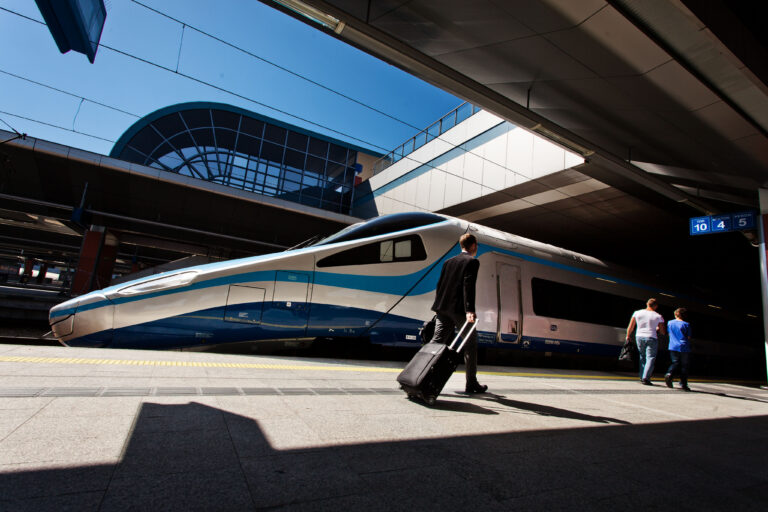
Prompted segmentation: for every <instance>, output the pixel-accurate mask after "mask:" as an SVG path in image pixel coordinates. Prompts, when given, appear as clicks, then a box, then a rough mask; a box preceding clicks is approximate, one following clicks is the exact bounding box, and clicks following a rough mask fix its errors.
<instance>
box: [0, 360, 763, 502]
mask: <svg viewBox="0 0 768 512" xmlns="http://www.w3.org/2000/svg"><path fill="white" fill-rule="evenodd" d="M402 366H403V363H386V362H364V361H332V360H319V359H304V358H288V357H264V356H244V355H223V354H210V353H194V352H144V351H128V350H99V349H72V348H63V347H34V346H20V345H0V510H3V511H16V510H34V511H41V510H56V511H59V510H77V511H88V510H101V511H116V510H206V511H209V510H261V509H270V510H272V509H278V510H279V509H285V510H334V511H337V510H366V511H377V510H387V511H390V510H404V511H405V510H408V511H411V510H440V511H449V510H483V511H485V510H491V511H495V510H499V511H502V510H504V511H506V510H548V511H550V510H577V509H580V510H622V511H626V510H643V511H647V510H665V511H667V510H674V511H687V510H739V511H749V510H755V511H757V510H760V511H765V510H768V391H763V390H760V389H759V388H750V387H746V386H742V385H738V384H733V383H724V382H697V381H693V382H692V383H691V387H692V388H693V390H694V392H692V393H686V392H683V391H681V390H678V389H668V388H666V387H665V386H664V385H663V383H662V382H658V383H657V384H656V385H655V386H653V387H648V386H642V385H641V384H640V383H639V382H637V381H636V379H635V378H634V377H632V376H629V375H626V376H622V375H616V374H601V373H596V372H572V371H566V370H550V371H542V372H535V371H531V370H528V369H526V370H518V369H515V368H491V367H481V372H482V373H481V375H480V380H481V381H482V382H484V383H487V384H488V385H489V386H490V391H491V393H487V394H484V395H476V396H471V397H470V396H466V395H462V394H460V393H458V392H457V391H460V390H462V389H463V387H464V386H463V374H456V375H454V377H453V378H452V379H451V381H450V382H449V383H448V385H447V387H446V390H445V393H444V394H443V395H441V397H440V398H439V400H438V402H437V404H436V405H435V406H434V407H431V408H430V407H426V406H423V405H420V404H418V403H414V402H411V401H409V400H407V399H406V398H405V397H404V394H403V393H402V392H400V391H399V390H398V386H397V384H396V382H395V377H396V375H397V373H398V372H399V370H400V368H401V367H402Z"/></svg>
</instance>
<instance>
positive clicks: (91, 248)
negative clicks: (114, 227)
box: [72, 226, 118, 295]
mask: <svg viewBox="0 0 768 512" xmlns="http://www.w3.org/2000/svg"><path fill="white" fill-rule="evenodd" d="M117 246H118V241H117V238H116V237H115V236H114V235H113V234H112V233H110V232H109V231H107V229H106V228H104V226H91V227H90V228H89V229H88V231H86V232H85V237H83V245H82V246H81V248H80V258H79V259H78V262H77V270H76V271H75V277H74V279H73V280H72V295H82V294H84V293H88V292H90V291H92V290H98V289H100V288H104V287H106V286H108V285H109V282H110V281H111V280H112V269H113V268H114V266H115V260H116V259H117Z"/></svg>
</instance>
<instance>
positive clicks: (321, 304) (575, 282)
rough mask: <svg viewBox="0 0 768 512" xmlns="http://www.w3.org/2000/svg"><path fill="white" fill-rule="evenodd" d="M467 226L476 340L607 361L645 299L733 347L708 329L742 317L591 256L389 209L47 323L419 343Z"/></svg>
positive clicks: (80, 329) (221, 339)
mask: <svg viewBox="0 0 768 512" xmlns="http://www.w3.org/2000/svg"><path fill="white" fill-rule="evenodd" d="M466 232H470V233H473V234H474V235H475V236H476V237H477V239H478V253H477V257H478V259H479V260H480V273H479V275H478V281H477V303H476V308H477V313H478V321H479V323H478V333H479V340H480V343H481V344H485V345H486V346H492V347H496V348H500V347H510V348H517V349H521V350H528V351H543V352H571V353H580V354H593V355H606V356H607V355H616V354H617V353H618V351H619V348H620V346H621V345H622V344H623V342H624V337H625V334H626V326H627V324H628V323H629V318H630V316H631V314H632V312H633V311H634V310H637V309H642V308H644V307H645V301H646V300H647V299H648V298H649V297H652V296H653V297H656V298H657V299H659V301H660V303H661V304H662V309H661V312H662V314H663V315H664V316H665V318H666V319H671V318H672V316H671V311H672V310H674V308H676V307H681V306H682V307H686V308H688V310H689V312H690V314H691V322H692V325H693V326H694V329H695V332H696V333H698V332H700V333H702V334H706V335H707V336H706V337H708V338H709V339H704V337H702V336H697V344H696V347H697V350H700V351H706V352H708V353H710V354H713V355H717V354H723V355H725V354H727V353H729V352H732V351H733V347H734V346H733V345H732V344H729V343H723V342H725V341H727V340H726V339H725V338H723V337H724V336H725V337H729V338H730V337H732V335H733V331H731V332H730V334H731V336H729V335H728V334H727V333H724V332H723V328H721V327H719V326H723V327H726V328H729V329H732V328H733V326H734V325H735V324H734V322H736V321H738V322H739V325H744V324H743V322H747V321H749V319H748V318H747V315H746V314H742V315H741V316H738V318H737V317H736V316H734V315H730V314H728V313H727V312H725V311H724V310H722V309H716V308H714V307H711V306H708V305H707V302H703V303H700V302H697V301H696V300H695V299H693V298H691V297H684V296H680V295H677V294H675V293H674V292H672V291H668V290H663V289H660V288H657V287H654V286H652V285H649V284H648V282H647V281H645V280H643V278H641V277H638V276H636V275H634V274H633V273H631V272H627V271H622V270H621V269H620V268H618V267H614V266H612V265H609V264H607V263H604V262H602V261H600V260H598V259H595V258H592V257H589V256H585V255H581V254H577V253H574V252H571V251H568V250H565V249H561V248H558V247H554V246H551V245H547V244H544V243H540V242H536V241H533V240H530V239H526V238H523V237H519V236H515V235H511V234H508V233H504V232H500V231H497V230H494V229H491V228H487V227H484V226H480V225H477V224H472V223H469V222H466V221H463V220H461V219H456V218H452V217H447V216H443V215H438V214H432V213H399V214H393V215H384V216H381V217H377V218H374V219H372V220H369V221H366V222H361V223H359V224H355V225H352V226H349V227H347V228H345V229H344V230H342V231H340V232H339V233H337V234H335V235H332V236H330V237H328V238H326V239H324V240H322V241H320V242H318V243H316V244H314V245H312V246H309V247H303V248H299V249H294V250H288V251H285V252H280V253H275V254H269V255H262V256H255V257H250V258H244V259H239V260H233V261H226V262H219V263H211V264H207V265H201V266H196V267H190V268H185V269H181V270H175V271H171V272H166V273H164V274H158V275H154V276H150V277H146V278H142V279H137V280H135V281H131V282H126V283H121V284H119V285H117V286H112V287H109V288H105V289H103V290H99V291H94V292H91V293H88V294H86V295H82V296H80V297H77V298H74V299H71V300H68V301H66V302H64V303H61V304H59V305H57V306H55V307H53V308H52V309H51V311H50V317H49V319H50V324H51V327H52V330H53V333H54V335H55V336H56V338H57V339H58V340H59V341H60V342H61V343H62V344H64V345H68V346H90V347H116V348H147V349H170V348H195V347H197V348H199V347H205V346H212V345H221V344H229V343H236V342H259V341H275V340H286V341H287V340H293V341H296V340H312V339H317V338H366V339H368V340H369V341H370V342H371V343H376V344H391V345H400V346H414V347H417V346H419V343H420V341H419V336H418V335H419V329H420V327H421V326H422V324H423V322H424V321H425V320H426V319H429V318H431V317H432V314H433V313H432V312H431V311H430V306H431V305H432V302H433V300H434V294H435V288H436V285H437V280H438V278H439V276H440V269H441V266H442V263H443V262H444V261H445V260H446V259H448V258H450V257H452V256H454V255H456V254H458V253H459V251H460V248H459V245H458V239H459V236H460V235H461V234H463V233H466ZM742 317H743V318H742ZM752 323H753V324H755V325H757V320H756V319H752ZM757 339H759V338H757ZM729 347H730V348H729ZM742 348H743V347H742Z"/></svg>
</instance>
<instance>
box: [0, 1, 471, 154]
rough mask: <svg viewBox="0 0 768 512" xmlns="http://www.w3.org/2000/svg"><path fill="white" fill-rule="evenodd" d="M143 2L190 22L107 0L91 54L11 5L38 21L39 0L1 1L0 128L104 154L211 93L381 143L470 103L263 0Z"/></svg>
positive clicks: (359, 141)
mask: <svg viewBox="0 0 768 512" xmlns="http://www.w3.org/2000/svg"><path fill="white" fill-rule="evenodd" d="M141 3H142V4H145V5H147V6H149V7H151V8H153V9H156V10H157V11H161V12H162V13H165V14H167V15H168V16H170V17H173V18H176V19H177V20H180V21H181V22H183V23H185V24H187V25H188V26H187V27H186V28H184V29H183V28H182V24H180V23H178V22H176V21H174V20H172V19H169V18H167V17H165V16H163V15H162V14H158V13H157V12H153V11H152V10H150V9H147V8H146V7H143V6H142V5H140V4H138V3H136V2H133V1H131V0H106V1H105V4H106V5H107V21H106V24H105V27H104V32H103V34H102V39H101V43H102V45H103V46H102V47H100V48H99V50H98V53H97V54H96V61H95V63H94V64H90V63H89V62H88V59H87V58H86V57H85V55H82V54H79V53H75V52H69V53H66V54H61V53H59V51H58V49H57V47H56V44H55V43H54V41H53V38H52V37H51V35H50V33H49V31H48V29H47V27H45V26H44V25H41V24H39V23H36V22H35V21H32V20H29V19H25V18H24V17H21V16H18V15H17V14H14V13H12V12H9V11H13V12H15V13H19V14H21V15H23V16H26V17H28V18H32V19H33V20H39V21H42V16H41V15H40V12H39V11H38V9H37V6H36V4H35V3H34V2H33V1H32V0H0V48H2V49H3V50H2V52H0V128H2V129H4V130H8V125H10V126H12V127H13V128H14V129H15V130H17V131H19V132H24V133H27V134H28V135H30V136H33V137H38V138H41V139H46V140H51V141H54V142H58V143H61V144H66V145H69V146H74V147H77V148H81V149H86V150H89V151H94V152H97V153H102V154H108V153H109V151H110V150H111V149H112V145H113V141H115V140H117V139H118V138H119V137H120V135H121V134H122V133H123V132H124V131H125V130H126V129H127V128H128V127H129V126H131V125H132V124H133V123H134V122H135V121H136V120H138V119H139V117H141V116H145V115H147V114H149V113H151V112H153V111H155V110H157V109H159V108H162V107H166V106H168V105H173V104H175V103H181V102H187V101H215V102H222V103H230V104H233V105H237V106H239V107H242V108H245V109H248V110H251V111H254V112H258V113H260V114H263V115H266V116H269V117H272V118H275V119H279V120H281V121H284V122H287V123H291V124H294V125H297V126H301V127H303V128H306V129H309V130H312V131H316V132H319V133H324V134H326V135H329V136H331V137H334V138H337V139H341V140H347V141H348V142H351V143H354V144H356V145H359V146H363V147H370V148H372V149H374V150H376V151H379V152H382V153H384V152H387V151H389V150H391V149H393V148H394V147H396V146H397V145H398V144H400V143H402V142H403V141H405V140H406V139H407V138H409V137H411V136H413V135H414V134H415V133H416V132H417V131H418V130H417V129H415V128H414V127H418V128H419V129H423V128H426V127H427V126H428V125H429V124H431V123H432V122H433V121H435V120H437V119H438V118H439V117H441V116H442V115H443V114H445V113H447V112H449V111H450V110H452V109H453V108H455V107H456V106H458V105H459V104H461V103H462V100H460V99H458V98H456V97H454V96H452V95H450V94H448V93H446V92H443V91H441V90H440V89H437V88H435V87H433V86H431V85H429V84H427V83H425V82H423V81H421V80H419V79H417V78H415V77H412V76H410V75H408V74H407V73H405V72H403V71H400V70H399V69H397V68H395V67H393V66H391V65H389V64H386V63H384V62H382V61H379V60H377V59H375V58H374V57H371V56H369V55H368V54H366V53H364V52H361V51H359V50H357V49H355V48H353V47H351V46H349V45H347V44H345V43H343V42H341V41H338V40H336V39H334V38H332V37H329V36H327V35H325V34H324V33H322V32H320V31H319V30H316V29H314V28H313V27H310V26H308V25H306V24H304V23H302V22H299V21H297V20H295V19H293V18H291V17H289V16H286V15H284V14H282V13H280V12H279V11H277V10H275V9H273V8H271V7H268V6H266V5H264V4H262V3H260V2H257V1H255V0H220V1H216V2H214V1H203V0H162V1H161V0H141ZM190 27H194V28H190ZM194 29H199V30H202V31H204V32H207V33H209V34H211V35H214V36H216V37H218V38H219V39H222V40H224V41H226V42H227V43H230V44H232V45H234V46H238V47H240V48H242V49H244V50H247V51H248V52H250V53H252V54H254V55H256V56H258V57H260V58H261V59H265V60H268V61H271V62H273V63H275V64H278V65H279V66H282V67H284V68H287V69H290V70H291V71H293V72H294V73H296V74H298V75H301V76H304V77H306V78H308V79H310V80H312V81H314V82H317V83H319V84H322V85H323V86H325V87H326V88H327V89H331V90H333V91H337V92H339V93H341V94H344V95H346V96H349V97H351V98H354V99H355V100H357V101H358V102H360V103H363V104H365V105H368V106H370V107H373V108H375V109H377V110H380V111H382V112H385V113H386V114H388V115H389V116H391V117H388V116H385V115H382V114H381V113H377V112H374V111H372V110H370V109H368V108H365V107H364V106H361V105H359V104H357V103H355V102H353V101H350V100H348V99H344V98H342V97H340V96H339V95H337V94H334V93H333V92H330V91H328V90H327V89H323V88H322V87H319V86H317V85H314V84H311V83H308V82H307V81H306V80H302V79H301V78H298V77H296V76H293V75H291V74H290V73H287V72H285V71H283V70H280V69H277V68H276V67H274V66H272V65H270V64H268V63H265V62H264V61H263V60H259V59H258V58H254V57H253V56H249V55H246V54H244V53H243V52H240V51H238V50H236V49H233V48H231V47H228V46H227V45H225V44H222V43H221V42H218V41H215V40H213V39H211V38H209V37H207V36H205V35H203V34H201V33H200V32H198V31H196V30H194ZM107 47H109V48H107ZM110 48H112V49H110ZM115 50H117V51H115ZM121 52H122V53H121ZM125 54H129V55H132V56H134V57H137V58H138V59H143V60H144V61H148V62H142V61H140V60H138V59H137V58H134V57H130V56H127V55H125ZM162 68H166V69H162ZM177 70H178V73H176V72H175V71H177ZM14 75H15V76H14ZM183 75H187V76H183ZM20 77H21V78H20ZM189 77H193V78H195V79H197V80H201V81H204V82H208V83H210V84H212V85H214V86H215V87H218V88H221V89H225V90H227V91H231V92H234V93H235V94H236V95H233V94H229V93H228V92H224V91H222V90H217V89H216V88H214V87H210V86H208V85H204V84H201V83H199V82H196V81H195V80H192V79H190V78H189ZM30 80H31V81H34V82H38V83H39V84H41V85H37V84H33V83H31V82H30ZM51 87H53V88H56V89H59V91H54V90H52V89H51ZM83 98H85V99H83ZM269 107H273V108H274V109H277V110H273V109H272V108H269ZM292 116H298V117H299V118H302V119H303V120H300V119H297V118H296V117H292ZM23 118H28V119H29V120H28V119H23ZM392 118H394V119H392ZM32 120H34V121H32ZM6 123H7V124H6ZM43 123H47V124H43ZM312 123H316V124H312ZM49 125H54V126H55V127H54V126H49ZM318 125H320V126H318ZM323 127H325V128H323ZM78 132H80V133H78ZM84 134H89V135H92V136H88V135H84ZM345 134H346V135H345Z"/></svg>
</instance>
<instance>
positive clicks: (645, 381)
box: [641, 379, 653, 386]
mask: <svg viewBox="0 0 768 512" xmlns="http://www.w3.org/2000/svg"><path fill="white" fill-rule="evenodd" d="M641 382H642V383H643V384H644V385H646V386H653V382H651V380H650V379H643V380H642V381H641Z"/></svg>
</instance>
